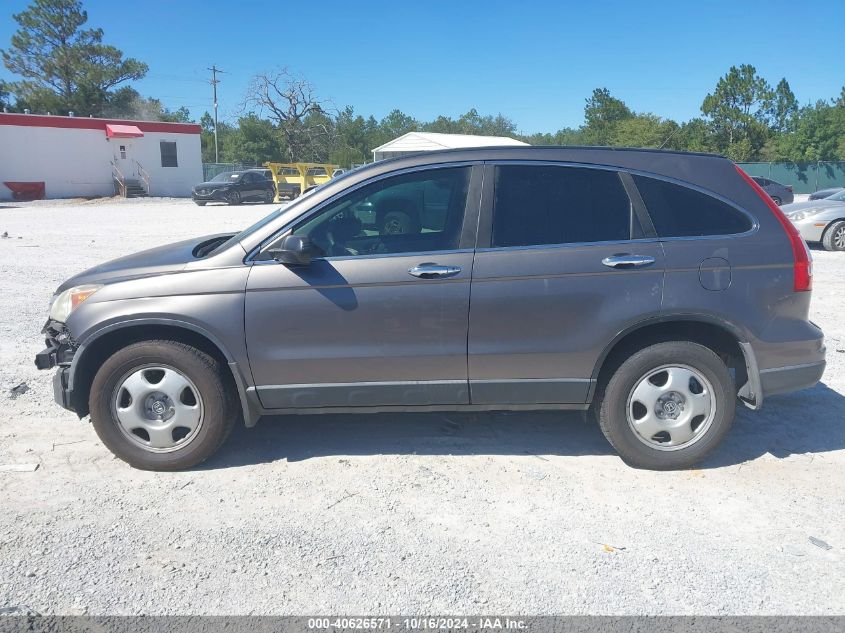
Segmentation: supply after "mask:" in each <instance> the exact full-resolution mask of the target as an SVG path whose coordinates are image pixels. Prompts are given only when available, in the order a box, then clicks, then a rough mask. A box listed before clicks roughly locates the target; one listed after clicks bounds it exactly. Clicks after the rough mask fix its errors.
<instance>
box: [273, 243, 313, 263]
mask: <svg viewBox="0 0 845 633" xmlns="http://www.w3.org/2000/svg"><path fill="white" fill-rule="evenodd" d="M313 252H314V247H313V245H312V244H311V238H310V237H308V236H307V235H288V236H287V237H285V238H284V239H283V240H282V241H281V242H280V243H279V247H278V248H271V249H270V254H271V255H272V256H273V259H275V260H276V261H277V262H279V263H281V264H289V265H291V266H307V265H308V264H310V263H311V256H312V254H313Z"/></svg>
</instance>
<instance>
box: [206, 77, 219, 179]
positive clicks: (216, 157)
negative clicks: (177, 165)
mask: <svg viewBox="0 0 845 633" xmlns="http://www.w3.org/2000/svg"><path fill="white" fill-rule="evenodd" d="M206 70H210V71H211V92H212V95H213V96H214V162H215V163H219V162H220V154H219V153H218V151H217V84H219V83H220V80H219V79H217V73H222V72H223V71H222V70H220V69H219V68H218V67H217V66H216V65H215V64H212V65H211V68H207V69H206Z"/></svg>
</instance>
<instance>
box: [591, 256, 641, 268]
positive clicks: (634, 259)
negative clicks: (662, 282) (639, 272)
mask: <svg viewBox="0 0 845 633" xmlns="http://www.w3.org/2000/svg"><path fill="white" fill-rule="evenodd" d="M601 263H602V264H604V265H605V266H609V267H610V268H640V267H642V266H649V265H651V264H653V263H654V257H649V256H647V255H611V256H610V257H605V258H604V259H603V260H601Z"/></svg>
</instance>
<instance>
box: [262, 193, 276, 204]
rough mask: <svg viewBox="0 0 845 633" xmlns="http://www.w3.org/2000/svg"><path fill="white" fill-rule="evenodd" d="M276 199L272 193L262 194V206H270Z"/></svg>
mask: <svg viewBox="0 0 845 633" xmlns="http://www.w3.org/2000/svg"><path fill="white" fill-rule="evenodd" d="M275 199H276V194H275V193H273V192H272V191H267V192H265V194H264V204H272V203H273V200H275Z"/></svg>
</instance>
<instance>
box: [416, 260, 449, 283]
mask: <svg viewBox="0 0 845 633" xmlns="http://www.w3.org/2000/svg"><path fill="white" fill-rule="evenodd" d="M459 272H461V268H460V266H440V265H438V264H432V263H429V262H426V263H425V264H420V265H419V266H414V267H413V268H411V269H409V270H408V274H409V275H413V276H414V277H419V278H420V279H442V278H443V277H452V276H454V275H457V274H458V273H459Z"/></svg>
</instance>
